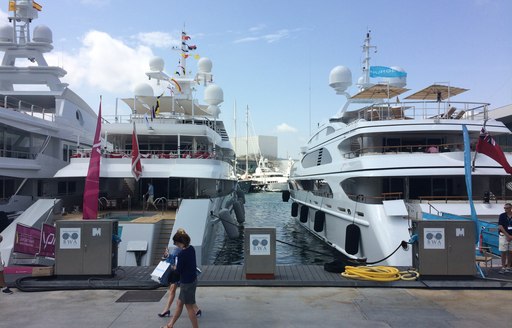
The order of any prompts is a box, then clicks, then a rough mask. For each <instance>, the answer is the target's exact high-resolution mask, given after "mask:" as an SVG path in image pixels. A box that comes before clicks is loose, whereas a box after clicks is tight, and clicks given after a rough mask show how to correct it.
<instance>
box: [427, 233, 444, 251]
mask: <svg viewBox="0 0 512 328" xmlns="http://www.w3.org/2000/svg"><path fill="white" fill-rule="evenodd" d="M444 240H445V239H444V228H425V230H424V238H423V247H424V248H425V249H444Z"/></svg>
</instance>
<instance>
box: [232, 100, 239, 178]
mask: <svg viewBox="0 0 512 328" xmlns="http://www.w3.org/2000/svg"><path fill="white" fill-rule="evenodd" d="M233 124H234V126H235V131H234V133H233V134H234V137H235V154H237V153H238V148H237V146H236V145H237V140H236V139H237V136H236V99H235V103H234V104H233ZM237 164H238V156H236V155H235V175H236V174H237Z"/></svg>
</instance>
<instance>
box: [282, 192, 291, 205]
mask: <svg viewBox="0 0 512 328" xmlns="http://www.w3.org/2000/svg"><path fill="white" fill-rule="evenodd" d="M281 199H282V200H283V202H285V203H287V202H288V200H290V191H289V190H283V192H282V193H281Z"/></svg>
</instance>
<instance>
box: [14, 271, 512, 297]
mask: <svg viewBox="0 0 512 328" xmlns="http://www.w3.org/2000/svg"><path fill="white" fill-rule="evenodd" d="M153 269H154V267H119V268H118V269H117V270H116V274H115V275H114V276H113V277H105V276H97V277H80V276H77V277H74V276H64V277H62V276H61V277H59V276H54V277H27V278H23V277H22V276H21V275H8V276H7V283H8V285H9V286H11V287H15V288H19V289H21V290H25V291H51V290H73V289H121V290H130V289H131V290H140V289H144V290H151V289H158V288H160V286H159V285H158V284H157V283H155V282H154V281H152V280H151V278H150V276H151V272H152V271H153ZM404 270H406V269H405V268H404ZM498 270H499V266H495V267H493V268H491V267H488V268H482V271H483V273H484V275H485V278H482V277H481V276H478V275H475V276H464V277H451V276H444V277H443V276H441V277H421V276H420V278H419V279H417V280H397V281H390V282H382V281H369V280H356V279H349V278H345V277H343V276H342V275H341V274H339V273H332V272H327V271H325V270H324V268H323V266H321V265H277V266H276V272H275V278H274V279H247V278H246V276H245V273H244V266H243V265H210V266H203V267H202V274H201V275H200V276H199V278H198V282H199V283H198V285H199V286H200V287H352V288H367V287H379V288H421V289H501V290H505V289H512V273H508V274H499V273H498ZM20 278H21V279H20Z"/></svg>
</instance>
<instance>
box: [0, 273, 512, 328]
mask: <svg viewBox="0 0 512 328" xmlns="http://www.w3.org/2000/svg"><path fill="white" fill-rule="evenodd" d="M276 269H277V271H276V276H275V278H276V279H274V280H265V281H263V280H246V279H245V278H244V275H243V266H208V267H203V273H202V274H201V275H200V283H199V287H198V289H197V294H196V299H197V303H198V305H199V306H200V308H201V309H202V312H203V315H202V316H201V317H200V318H199V326H200V327H203V328H204V327H225V328H230V327H237V328H238V327H256V326H258V327H261V326H264V327H314V326H321V327H372V328H373V327H377V328H379V327H384V328H389V327H394V328H401V327H404V328H405V327H432V326H434V327H476V328H483V327H498V328H500V327H510V322H511V320H512V314H511V313H509V312H507V311H505V312H503V310H502V309H503V304H506V303H507V302H509V301H510V290H509V289H510V287H511V286H512V282H511V281H510V280H511V279H512V274H508V275H500V276H501V278H502V280H501V281H497V280H482V279H479V278H477V277H475V278H474V279H470V280H429V281H424V280H420V281H398V282H392V283H376V282H362V281H347V280H346V279H345V278H342V277H341V276H340V275H339V274H336V273H329V272H325V271H324V270H323V267H322V266H310V265H306V266H301V265H297V266H277V267H276ZM120 270H121V271H120V272H119V276H121V274H122V275H123V276H122V277H117V278H112V282H114V280H117V283H118V284H120V283H122V281H124V282H127V281H129V280H139V279H143V281H146V282H148V281H149V282H150V280H149V278H148V273H150V272H151V270H152V267H138V268H137V267H125V268H120ZM486 270H487V271H489V272H488V273H492V272H491V269H490V268H488V269H486ZM492 270H493V271H494V270H495V271H496V272H497V269H496V268H493V269H492ZM496 275H497V273H496ZM10 278H11V279H12V278H13V277H12V276H11V277H10ZM87 280H88V281H89V283H94V284H95V285H96V286H97V287H98V288H97V289H87V290H55V291H44V292H36V293H34V292H22V291H20V290H17V289H14V294H12V295H0V313H1V318H2V327H38V328H41V327H42V328H45V327H52V328H54V327H70V326H73V327H105V328H106V327H109V328H116V327H160V326H163V325H165V324H166V323H167V322H168V320H169V318H159V317H158V316H157V313H159V312H160V311H161V310H162V308H163V306H164V303H165V302H166V300H167V288H165V287H158V286H157V285H156V284H155V285H154V287H155V288H154V289H146V290H126V288H125V287H122V288H119V289H107V288H106V287H105V285H104V286H103V287H101V286H99V284H100V281H99V280H95V281H93V280H94V279H85V281H87ZM505 280H507V281H505ZM82 282H83V280H82ZM101 282H103V283H105V282H106V280H102V281H101ZM10 284H12V280H10ZM299 286H300V288H299ZM322 287H323V288H322ZM325 287H328V288H325ZM366 287H372V288H366ZM390 287H392V288H390ZM174 308H175V306H174V305H173V306H172V308H171V310H174ZM176 327H190V322H189V320H188V318H187V316H186V313H183V314H182V315H181V317H180V319H179V320H178V321H177V323H176Z"/></svg>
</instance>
